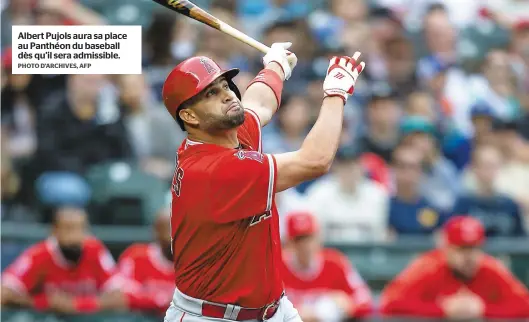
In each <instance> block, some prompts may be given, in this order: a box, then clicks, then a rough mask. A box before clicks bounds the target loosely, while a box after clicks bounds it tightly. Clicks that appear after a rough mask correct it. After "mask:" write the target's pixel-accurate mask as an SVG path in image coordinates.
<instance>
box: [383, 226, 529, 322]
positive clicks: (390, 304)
mask: <svg viewBox="0 0 529 322" xmlns="http://www.w3.org/2000/svg"><path fill="white" fill-rule="evenodd" d="M484 241H485V229H484V227H483V225H482V224H481V222H480V221H479V220H477V219H475V218H473V217H468V216H455V217H452V218H451V219H450V220H449V221H448V222H447V223H446V224H445V225H444V228H443V231H442V236H441V242H440V245H439V246H438V248H437V249H434V250H431V251H429V252H427V253H425V254H423V255H421V256H419V258H417V259H415V260H414V261H413V262H412V263H411V264H410V265H409V266H408V267H407V268H406V269H405V270H404V271H403V272H402V273H400V274H399V275H398V276H397V277H396V278H395V279H394V280H393V281H391V282H390V283H389V284H388V285H387V286H386V288H385V289H384V290H383V292H382V295H381V311H382V313H383V314H384V315H386V316H399V315H400V316H406V317H430V318H445V319H457V320H473V319H481V318H489V319H490V318H527V317H528V316H529V291H528V290H527V288H526V287H525V286H524V285H523V284H522V283H521V282H520V281H518V280H517V279H516V277H514V276H513V275H512V273H511V272H510V271H509V270H508V269H507V268H506V267H505V266H504V265H503V264H502V263H501V262H500V261H499V260H497V259H495V258H494V257H492V256H489V255H487V254H485V253H484V252H483V250H482V249H481V247H482V245H483V242H484Z"/></svg>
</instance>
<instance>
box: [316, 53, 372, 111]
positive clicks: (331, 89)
mask: <svg viewBox="0 0 529 322" xmlns="http://www.w3.org/2000/svg"><path fill="white" fill-rule="evenodd" d="M358 58H360V52H358V51H357V52H356V53H355V54H354V55H353V57H347V56H341V57H336V56H335V57H333V58H331V61H330V63H329V68H327V76H326V77H325V81H324V82H323V97H324V98H325V97H327V96H339V97H341V98H342V99H343V102H344V104H345V103H346V102H347V99H348V98H349V95H352V94H353V92H354V88H355V84H356V80H357V79H358V76H359V75H360V73H362V71H363V70H364V68H365V66H366V64H365V63H364V62H361V63H360V64H357V61H358Z"/></svg>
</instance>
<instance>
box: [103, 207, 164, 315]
mask: <svg viewBox="0 0 529 322" xmlns="http://www.w3.org/2000/svg"><path fill="white" fill-rule="evenodd" d="M169 213H170V212H169V211H168V209H161V210H160V211H158V213H157V214H156V218H155V221H154V225H153V226H154V227H153V228H154V234H155V239H156V241H155V242H152V243H148V244H140V243H136V244H133V245H131V246H129V247H128V248H127V249H126V250H125V251H124V252H123V253H122V254H121V256H120V258H119V261H118V265H117V270H116V272H115V274H114V276H113V278H116V279H117V281H118V282H117V283H114V284H115V285H116V287H117V288H118V289H119V293H120V304H121V307H120V308H121V309H123V308H126V309H129V310H133V311H142V312H147V313H151V314H155V315H162V316H163V315H164V314H165V311H166V310H167V306H168V305H169V302H170V301H171V298H172V297H173V292H174V270H173V265H172V262H173V256H172V254H171V238H170V234H169V233H168V231H169V225H170V224H169V219H170V218H169Z"/></svg>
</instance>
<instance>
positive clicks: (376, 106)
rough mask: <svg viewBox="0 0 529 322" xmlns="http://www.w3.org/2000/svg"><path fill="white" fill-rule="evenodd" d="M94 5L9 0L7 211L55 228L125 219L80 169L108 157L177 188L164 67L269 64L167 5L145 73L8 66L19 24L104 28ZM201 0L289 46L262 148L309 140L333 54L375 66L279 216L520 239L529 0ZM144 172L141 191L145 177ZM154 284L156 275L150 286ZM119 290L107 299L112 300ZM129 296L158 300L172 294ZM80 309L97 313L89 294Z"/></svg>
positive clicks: (525, 198) (528, 205)
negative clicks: (464, 224) (467, 219)
mask: <svg viewBox="0 0 529 322" xmlns="http://www.w3.org/2000/svg"><path fill="white" fill-rule="evenodd" d="M91 2H94V3H96V2H97V1H95V0H92V1H88V0H86V1H77V0H11V1H3V2H2V22H1V23H2V31H1V37H2V39H1V40H2V43H1V47H2V48H1V50H2V52H1V64H2V79H1V81H2V95H1V120H2V125H1V131H2V133H1V134H2V137H1V140H2V142H1V143H2V144H1V158H2V160H1V161H2V162H1V170H2V171H1V185H2V198H1V200H2V204H1V206H2V209H1V216H2V221H17V222H52V221H53V222H55V220H56V217H57V212H56V211H55V210H56V209H62V210H60V211H59V212H60V213H62V212H61V211H64V209H67V210H66V212H67V213H70V214H69V215H67V216H66V217H67V218H70V219H69V220H71V218H77V217H76V214H77V215H78V212H84V211H88V213H89V217H90V222H93V223H96V224H97V223H114V224H119V223H122V222H121V221H120V220H110V219H108V218H107V216H101V215H99V216H98V215H97V208H95V209H96V210H94V208H92V207H91V206H92V204H93V200H94V198H96V197H98V198H99V197H100V194H102V193H104V192H107V190H109V189H110V188H109V189H106V188H105V189H94V185H93V184H92V182H91V181H90V180H89V179H88V178H89V177H91V175H92V172H93V169H94V168H95V167H97V166H100V165H101V164H106V163H113V162H114V163H115V162H122V163H120V165H121V166H120V167H113V168H111V171H109V173H108V176H109V177H110V181H112V182H121V181H123V182H125V181H126V180H127V178H128V177H130V176H131V171H139V172H140V173H141V174H142V175H144V176H148V177H149V178H151V179H153V180H155V181H156V182H157V183H161V185H162V186H163V187H165V186H166V192H168V191H169V184H170V180H171V177H172V174H173V170H174V169H173V167H174V156H175V151H176V149H177V148H178V146H179V144H180V143H181V142H182V140H183V139H184V138H185V133H183V132H182V131H180V129H179V128H178V126H176V124H175V123H174V121H173V120H172V119H171V118H170V117H169V115H168V114H167V112H166V111H165V109H164V106H163V104H162V103H161V101H160V99H161V88H162V84H163V82H164V80H165V77H166V76H167V74H168V73H169V71H170V70H171V69H172V68H173V67H174V66H175V65H176V64H178V63H179V62H180V61H182V60H183V59H185V58H187V57H189V56H192V55H205V56H208V57H211V58H213V59H214V60H215V61H216V62H218V63H219V64H220V65H221V66H222V67H224V68H228V67H238V68H240V69H241V71H242V73H241V74H239V75H238V76H237V77H236V78H235V79H234V81H235V82H236V83H237V85H238V86H239V88H240V90H241V92H244V90H245V88H246V85H247V84H248V83H249V82H250V80H251V79H253V77H254V76H255V74H256V73H257V72H258V71H259V70H260V69H261V68H262V62H261V58H262V54H261V53H259V52H257V51H256V50H255V49H253V48H251V47H249V46H247V45H245V44H242V43H240V42H238V41H236V40H234V39H232V38H230V37H228V36H226V35H223V34H221V33H219V32H218V31H216V30H213V29H212V28H206V27H203V26H201V25H198V24H197V23H196V22H193V21H192V20H190V19H185V18H181V17H177V15H175V14H174V13H172V12H170V11H168V10H165V9H163V8H162V7H160V6H158V7H159V8H158V7H154V8H153V10H152V12H149V13H148V20H147V21H148V22H147V23H146V25H145V28H144V36H143V41H144V44H143V51H142V57H143V74H141V75H68V76H65V75H13V74H11V64H12V56H11V47H10V46H11V28H10V27H11V26H12V25H17V24H34V25H61V24H65V25H76V24H107V23H112V20H111V18H110V16H108V15H105V14H102V13H101V12H98V11H97V10H95V9H93V8H92V7H91V6H90V3H91ZM108 2H109V3H110V1H108ZM125 2H126V1H117V0H116V1H115V3H116V4H117V3H125ZM128 2H129V3H128V4H131V3H140V2H141V3H145V1H143V0H128ZM462 2H464V5H463V4H462ZM112 3H114V0H112ZM196 3H197V4H199V5H201V6H203V7H204V8H207V10H208V11H209V12H211V14H213V15H215V16H216V17H218V18H219V19H221V20H223V21H225V22H226V23H228V24H230V25H232V26H234V27H236V28H238V29H240V30H242V31H244V32H246V33H248V34H250V35H252V36H253V37H255V38H257V39H259V40H261V41H262V42H263V43H265V44H267V45H270V44H272V43H274V42H285V41H291V42H292V43H293V46H292V47H291V48H290V49H291V50H292V51H293V52H295V53H296V55H297V57H298V65H297V68H296V70H295V72H294V74H293V75H292V77H291V78H290V79H289V80H288V81H287V82H286V83H285V87H284V94H283V101H282V105H281V108H280V109H279V111H278V112H277V115H276V117H275V118H274V120H273V122H271V123H270V124H269V125H268V126H267V127H265V128H264V134H263V140H264V142H263V147H264V151H265V152H267V153H281V152H286V151H292V150H295V149H297V148H299V147H300V145H301V143H302V142H303V139H304V137H305V136H306V134H307V133H308V131H309V130H310V128H311V126H312V124H313V122H314V121H315V120H316V117H317V115H318V111H319V108H320V106H321V101H322V97H323V91H322V84H323V80H324V76H325V72H326V68H327V66H328V59H329V57H330V56H332V55H336V54H340V55H351V54H352V53H354V52H355V51H357V50H358V51H361V52H362V53H363V59H364V60H365V61H366V63H367V68H366V70H365V71H364V73H363V74H362V77H361V79H360V80H359V82H358V84H357V88H356V89H355V93H354V95H353V96H352V97H351V98H350V99H349V101H348V103H347V106H346V119H345V122H344V129H343V141H342V145H341V147H340V149H339V151H338V152H337V155H336V160H335V163H334V165H333V169H332V171H331V173H330V174H328V175H327V176H325V177H323V178H320V179H318V180H315V181H313V182H308V183H306V184H302V185H300V186H298V187H296V188H295V189H290V190H287V191H285V192H282V193H280V194H278V196H277V202H278V207H279V212H280V215H281V216H283V217H286V214H288V213H291V212H293V211H307V210H308V211H310V212H311V213H313V214H314V215H315V217H316V218H317V220H318V221H319V223H320V224H321V232H322V234H323V238H324V240H325V241H334V240H338V241H348V242H391V241H392V240H394V239H395V238H397V237H399V236H403V235H423V236H429V235H432V234H434V233H435V232H437V231H438V229H439V228H440V227H442V226H443V225H444V224H445V223H446V222H447V221H448V220H449V219H450V218H452V217H454V216H457V215H464V216H473V217H475V218H477V219H479V220H480V222H481V223H482V224H483V226H484V230H485V234H486V236H487V237H491V238H494V237H513V236H522V235H525V234H527V232H528V231H529V1H524V0H487V1H485V0H437V1H427V0H420V1H419V0H328V1H323V0H315V1H302V0H252V1H244V0H239V1H237V0H206V1H196ZM154 6H156V5H155V4H154ZM121 9H123V8H121ZM121 9H120V8H117V9H116V10H121ZM127 12H129V11H124V12H117V13H116V15H118V16H123V15H126V14H127ZM125 164H126V166H125ZM131 169H133V170H131ZM140 178H144V177H142V176H140ZM142 180H143V179H141V180H140V181H141V184H140V186H141V187H140V188H141V189H143V190H148V189H150V187H151V186H150V185H148V184H146V181H142ZM149 182H150V181H149ZM153 182H154V181H153ZM142 184H143V185H142ZM146 185H147V186H146ZM105 187H106V186H105ZM119 189H122V188H119ZM164 189H165V188H164ZM127 200H128V199H127ZM162 200H163V202H166V199H165V198H162ZM154 204H155V205H154V206H153V207H152V208H161V207H162V206H163V205H162V204H156V202H154ZM63 207H70V208H63ZM72 207H73V208H72ZM68 209H69V210H68ZM72 209H74V210H72ZM127 209H128V208H126V207H125V210H123V211H125V212H127ZM72 212H73V214H72ZM147 212H148V211H147ZM111 216H112V213H111ZM101 217H104V218H101ZM121 218H125V217H123V216H122V217H121ZM79 220H80V221H83V220H84V219H79ZM286 222H287V220H286V218H285V219H284V223H283V224H282V226H281V228H282V230H283V232H282V234H283V236H284V238H285V240H286V239H288V236H289V234H288V232H287V227H288V224H287V223H286ZM77 224H79V222H77ZM161 229H162V230H163V228H161ZM47 242H49V241H47ZM51 243H52V244H53V242H51ZM94 247H95V246H94ZM98 247H99V246H98ZM150 247H151V248H145V249H142V250H141V251H137V250H136V251H137V252H139V253H142V254H150V253H152V254H154V255H152V256H161V257H160V258H163V256H164V248H163V244H162V246H160V245H158V246H156V245H154V246H152V245H151V246H150ZM96 248H97V247H96ZM132 253H134V252H132ZM105 254H106V253H105ZM74 255H75V254H74ZM129 255H130V254H129ZM124 256H125V255H124ZM130 256H132V257H131V258H132V259H130V260H129V261H132V262H133V261H134V260H136V259H135V257H134V256H135V255H134V254H132V255H130ZM138 256H139V255H138ZM145 256H150V255H145ZM100 261H101V263H102V267H103V268H104V265H105V260H100ZM155 262H158V264H159V265H162V266H163V264H164V263H165V261H163V260H159V261H155ZM125 263H127V261H125ZM160 263H161V264H160ZM26 264H27V263H26ZM169 264H170V263H169ZM18 265H19V266H18V268H20V267H22V268H23V267H24V262H23V263H22V264H20V263H18ZM127 265H129V266H127ZM130 265H132V264H130V263H129V264H125V268H122V269H123V270H125V271H127V267H129V268H128V269H130ZM141 265H149V264H145V263H143V264H141ZM102 271H105V269H103V270H102ZM158 271H162V272H164V267H161V268H160V269H159V270H158ZM165 271H167V270H165ZM131 274H132V273H131ZM103 275H104V274H103ZM168 276H169V277H168V278H169V279H170V278H171V277H170V274H169V275H168ZM166 277H167V276H166ZM137 278H140V277H137ZM160 278H161V279H163V276H162V277H160ZM100 282H101V283H103V282H102V281H99V282H98V283H100ZM156 283H157V282H153V284H152V285H150V286H149V287H151V288H152V289H155V290H158V288H157V287H158V286H159V285H157V284H156ZM29 284H30V282H28V285H29ZM98 287H99V288H102V285H99V284H98ZM132 293H134V292H132ZM154 293H156V292H154ZM131 296H132V295H131ZM122 300H123V299H122V298H119V297H112V296H109V297H108V298H107V299H106V300H105V301H104V302H105V303H107V304H108V305H109V306H112V305H115V307H120V305H123V304H122ZM129 300H130V299H129ZM40 301H41V302H39V303H41V305H43V306H42V307H45V306H44V304H42V301H43V300H42V299H40ZM120 301H121V302H120ZM131 301H133V303H136V302H134V301H139V302H138V303H139V304H138V305H139V307H141V305H146V306H147V307H150V308H157V307H159V306H160V303H162V305H165V302H164V301H165V299H162V300H161V302H159V303H158V302H157V303H154V302H153V303H150V302H149V303H144V302H142V301H147V300H146V299H134V298H132V300H131ZM65 302H67V303H69V304H68V305H73V304H71V303H70V302H68V301H66V300H64V299H61V298H60V296H58V297H57V298H56V299H55V302H54V303H55V304H56V305H57V307H61V308H63V309H64V310H66V312H68V310H70V309H71V307H67V305H66V304H64V303H65ZM112 303H114V304H112ZM120 303H121V304H120ZM463 303H466V302H463ZM47 304H48V305H51V304H49V303H47ZM65 305H66V308H65ZM78 305H80V306H81V307H82V308H83V309H86V310H87V311H90V310H91V309H93V305H95V304H94V302H90V300H85V301H84V302H83V301H82V300H80V304H79V303H78ZM83 305H84V306H83ZM91 305H92V306H91ZM149 305H150V306H149Z"/></svg>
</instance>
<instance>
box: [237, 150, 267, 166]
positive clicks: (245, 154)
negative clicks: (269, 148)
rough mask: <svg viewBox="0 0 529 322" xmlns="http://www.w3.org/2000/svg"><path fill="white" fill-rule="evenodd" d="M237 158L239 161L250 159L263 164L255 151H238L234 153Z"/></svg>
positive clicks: (261, 157)
mask: <svg viewBox="0 0 529 322" xmlns="http://www.w3.org/2000/svg"><path fill="white" fill-rule="evenodd" d="M235 155H236V156H237V158H239V159H240V160H244V159H250V160H254V161H257V162H260V163H263V155H262V154H261V153H259V152H257V151H247V150H239V151H237V153H235Z"/></svg>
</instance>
